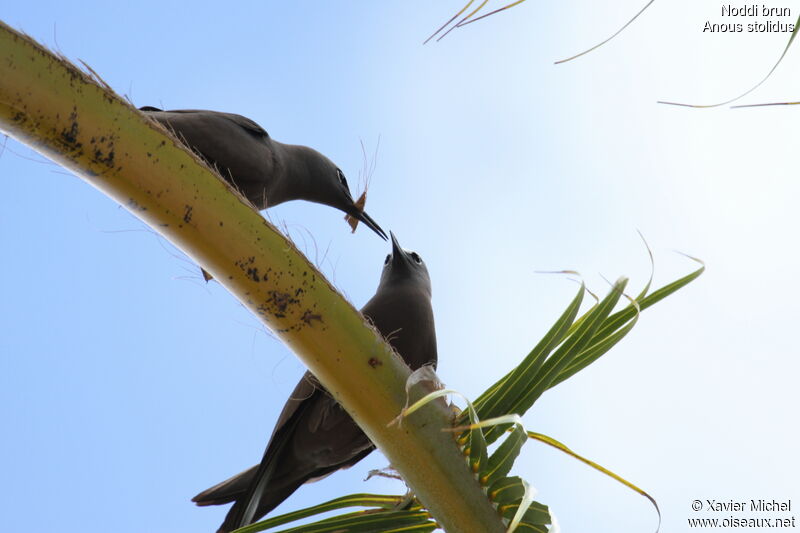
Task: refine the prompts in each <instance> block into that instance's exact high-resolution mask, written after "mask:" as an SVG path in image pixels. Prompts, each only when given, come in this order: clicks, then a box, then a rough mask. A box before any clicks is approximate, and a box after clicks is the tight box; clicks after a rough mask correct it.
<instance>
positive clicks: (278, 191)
mask: <svg viewBox="0 0 800 533" xmlns="http://www.w3.org/2000/svg"><path fill="white" fill-rule="evenodd" d="M272 142H273V145H274V154H275V166H276V172H275V179H274V180H272V183H271V187H270V189H271V190H270V191H269V195H268V198H269V200H268V201H269V205H277V204H280V203H283V202H288V201H290V200H311V201H314V200H313V199H312V198H311V196H313V194H314V187H313V177H312V176H313V173H314V171H315V169H316V165H315V162H316V158H315V157H314V155H315V152H313V150H311V149H310V148H308V147H306V146H301V145H297V144H283V143H280V142H277V141H275V140H273V141H272Z"/></svg>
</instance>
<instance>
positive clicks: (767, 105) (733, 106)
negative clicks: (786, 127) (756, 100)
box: [731, 102, 800, 109]
mask: <svg viewBox="0 0 800 533" xmlns="http://www.w3.org/2000/svg"><path fill="white" fill-rule="evenodd" d="M781 105H800V102H770V103H767V104H745V105H732V106H731V109H741V108H743V107H774V106H781Z"/></svg>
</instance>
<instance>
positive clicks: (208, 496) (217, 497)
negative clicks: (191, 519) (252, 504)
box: [192, 465, 258, 507]
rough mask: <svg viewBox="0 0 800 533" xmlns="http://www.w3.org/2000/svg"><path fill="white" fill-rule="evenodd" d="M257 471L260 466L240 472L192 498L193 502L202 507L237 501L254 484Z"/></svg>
mask: <svg viewBox="0 0 800 533" xmlns="http://www.w3.org/2000/svg"><path fill="white" fill-rule="evenodd" d="M257 470H258V465H256V466H254V467H252V468H248V469H247V470H245V471H244V472H240V473H238V474H236V475H235V476H233V477H231V478H229V479H226V480H225V481H223V482H221V483H217V484H216V485H214V486H213V487H211V488H210V489H206V490H204V491H203V492H201V493H200V494H198V495H197V496H195V497H194V498H192V501H193V502H194V503H196V504H197V505H199V506H200V507H204V506H206V505H223V504H226V503H230V502H232V501H235V500H236V499H238V498H241V497H243V496H244V495H245V494H247V489H248V488H249V487H250V484H251V483H252V482H253V477H255V475H256V471H257Z"/></svg>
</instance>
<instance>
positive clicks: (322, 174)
mask: <svg viewBox="0 0 800 533" xmlns="http://www.w3.org/2000/svg"><path fill="white" fill-rule="evenodd" d="M140 110H141V111H142V112H143V113H144V114H145V115H147V116H149V117H151V118H153V119H155V120H156V121H158V122H159V123H161V124H163V125H164V126H166V127H167V128H169V129H171V130H172V131H173V132H175V135H176V136H177V137H178V138H179V139H181V140H182V141H183V142H184V143H185V144H186V146H188V147H189V148H191V149H192V150H193V151H194V152H195V153H197V154H198V155H199V156H200V157H202V158H203V159H205V160H206V161H207V162H208V163H209V164H210V165H211V166H214V167H216V168H217V170H218V171H219V173H220V175H221V176H222V177H223V178H225V180H227V181H228V182H229V183H231V184H232V185H233V186H235V187H236V188H237V189H238V190H239V192H241V193H242V194H243V195H244V196H245V197H246V198H247V199H248V200H249V201H250V203H252V204H253V205H254V206H255V207H256V208H257V209H258V210H263V209H266V208H267V207H272V206H275V205H278V204H281V203H283V202H288V201H291V200H307V201H309V202H315V203H319V204H324V205H328V206H331V207H335V208H336V209H339V210H340V211H344V212H345V213H347V214H348V215H350V216H351V217H353V218H355V219H357V220H359V221H361V222H363V223H364V224H365V225H366V226H368V227H369V228H370V229H371V230H372V231H374V232H375V233H377V234H378V235H379V236H380V237H381V238H382V239H386V233H384V231H383V230H382V229H381V227H380V226H378V224H377V223H376V222H375V221H374V220H372V217H370V216H369V215H368V214H367V213H365V212H364V211H362V210H361V209H360V208H359V207H358V206H357V205H356V202H355V201H354V200H353V197H352V196H351V194H350V188H349V187H348V185H347V179H346V178H345V177H344V173H343V172H342V171H341V170H340V169H339V168H338V167H337V166H336V165H335V164H334V163H333V161H331V160H330V159H328V158H327V157H325V156H324V155H322V154H321V153H319V152H317V151H316V150H314V149H312V148H309V147H307V146H301V145H294V144H283V143H280V142H278V141H276V140H274V139H272V138H271V137H270V136H269V135H268V134H267V132H266V131H265V130H264V128H262V127H261V126H259V125H258V124H256V123H255V122H254V121H252V120H250V119H249V118H247V117H243V116H241V115H235V114H233V113H221V112H219V111H207V110H203V109H178V110H173V111H162V110H161V109H158V108H155V107H150V106H145V107H142V108H141V109H140Z"/></svg>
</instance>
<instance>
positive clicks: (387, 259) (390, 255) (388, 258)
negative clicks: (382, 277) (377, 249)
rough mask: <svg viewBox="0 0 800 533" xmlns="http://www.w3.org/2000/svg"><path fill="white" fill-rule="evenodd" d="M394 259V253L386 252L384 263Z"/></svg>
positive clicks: (386, 263)
mask: <svg viewBox="0 0 800 533" xmlns="http://www.w3.org/2000/svg"><path fill="white" fill-rule="evenodd" d="M391 259H392V254H386V259H385V260H384V261H383V264H384V265H388V264H389V261H390V260H391Z"/></svg>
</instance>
